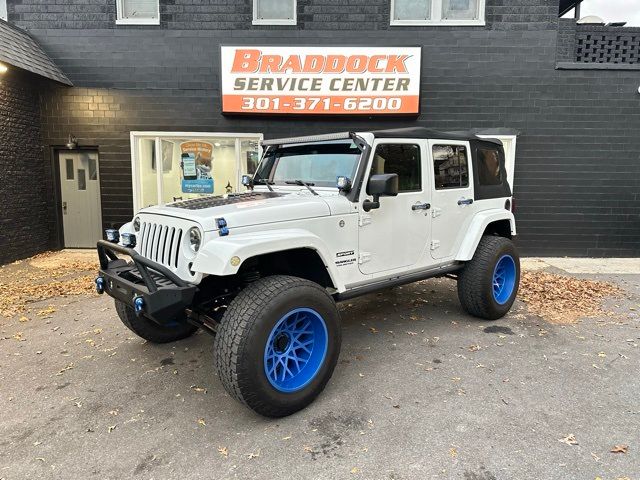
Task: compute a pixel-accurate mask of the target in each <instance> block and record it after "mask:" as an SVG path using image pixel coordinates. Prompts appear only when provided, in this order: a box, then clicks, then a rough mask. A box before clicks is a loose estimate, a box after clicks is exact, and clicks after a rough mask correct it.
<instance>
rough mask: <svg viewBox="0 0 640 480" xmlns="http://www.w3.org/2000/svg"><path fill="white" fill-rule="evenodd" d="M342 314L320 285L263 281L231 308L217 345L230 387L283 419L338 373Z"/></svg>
mask: <svg viewBox="0 0 640 480" xmlns="http://www.w3.org/2000/svg"><path fill="white" fill-rule="evenodd" d="M341 338H342V337H341V330H340V314H339V313H338V309H337V307H336V304H335V302H334V301H333V298H331V296H330V295H329V294H328V293H327V292H326V290H325V289H324V288H323V287H321V286H320V285H318V284H316V283H314V282H310V281H308V280H304V279H301V278H297V277H290V276H284V275H275V276H271V277H265V278H262V279H260V280H258V281H256V282H254V283H252V284H250V285H249V286H248V287H246V288H245V289H244V290H243V291H241V292H240V293H239V294H238V296H237V297H236V298H234V299H233V301H232V302H231V304H230V305H229V307H228V309H227V311H226V312H225V313H224V316H223V317H222V320H221V322H220V326H219V327H218V332H217V335H216V338H215V343H214V356H215V363H216V368H217V371H218V375H219V377H220V380H221V381H222V384H223V386H224V388H225V389H226V391H227V392H228V393H229V394H230V395H231V396H232V397H234V398H236V399H237V400H239V401H240V402H242V403H244V404H245V405H247V406H248V407H249V408H251V409H253V410H254V411H255V412H257V413H259V414H261V415H264V416H267V417H284V416H287V415H291V414H292V413H294V412H297V411H298V410H301V409H303V408H305V407H306V406H307V405H309V404H310V403H311V402H313V400H314V399H315V398H316V397H317V396H318V395H319V394H320V393H321V392H322V390H323V389H324V387H325V385H326V384H327V382H328V381H329V378H331V374H332V373H333V370H334V368H335V365H336V362H337V360H338V354H339V352H340V343H341Z"/></svg>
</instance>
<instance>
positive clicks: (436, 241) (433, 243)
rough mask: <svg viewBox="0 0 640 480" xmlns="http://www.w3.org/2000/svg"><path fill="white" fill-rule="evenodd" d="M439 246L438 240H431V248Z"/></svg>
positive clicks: (434, 248)
mask: <svg viewBox="0 0 640 480" xmlns="http://www.w3.org/2000/svg"><path fill="white" fill-rule="evenodd" d="M437 248H440V240H431V250H436V249H437Z"/></svg>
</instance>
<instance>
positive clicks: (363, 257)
mask: <svg viewBox="0 0 640 480" xmlns="http://www.w3.org/2000/svg"><path fill="white" fill-rule="evenodd" d="M369 260H371V254H370V253H369V252H360V255H358V264H359V265H362V264H363V263H367V262H368V261H369Z"/></svg>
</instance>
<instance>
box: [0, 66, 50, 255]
mask: <svg viewBox="0 0 640 480" xmlns="http://www.w3.org/2000/svg"><path fill="white" fill-rule="evenodd" d="M46 88H47V86H46V83H45V81H42V80H40V77H37V76H36V75H33V74H30V73H28V72H24V71H22V70H17V69H15V68H10V69H9V71H8V72H7V73H5V74H4V75H3V76H2V77H0V172H2V174H0V264H3V263H7V262H11V261H14V260H18V259H21V258H25V257H28V256H31V255H34V254H36V253H40V252H42V251H44V250H48V249H50V248H51V246H52V238H51V225H52V218H51V214H52V210H51V209H50V206H49V204H48V201H47V199H48V198H51V196H50V193H51V191H50V186H51V184H52V182H51V172H50V168H49V167H48V165H47V164H46V161H45V158H44V154H43V153H44V151H43V148H42V139H41V132H40V110H39V92H41V91H44V90H45V89H46Z"/></svg>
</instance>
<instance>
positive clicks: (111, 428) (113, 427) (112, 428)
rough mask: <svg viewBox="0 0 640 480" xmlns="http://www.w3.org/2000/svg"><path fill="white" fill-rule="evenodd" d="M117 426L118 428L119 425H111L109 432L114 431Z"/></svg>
mask: <svg viewBox="0 0 640 480" xmlns="http://www.w3.org/2000/svg"><path fill="white" fill-rule="evenodd" d="M116 428H118V426H117V425H111V426H110V427H109V433H111V432H113V431H114V430H115V429H116Z"/></svg>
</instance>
